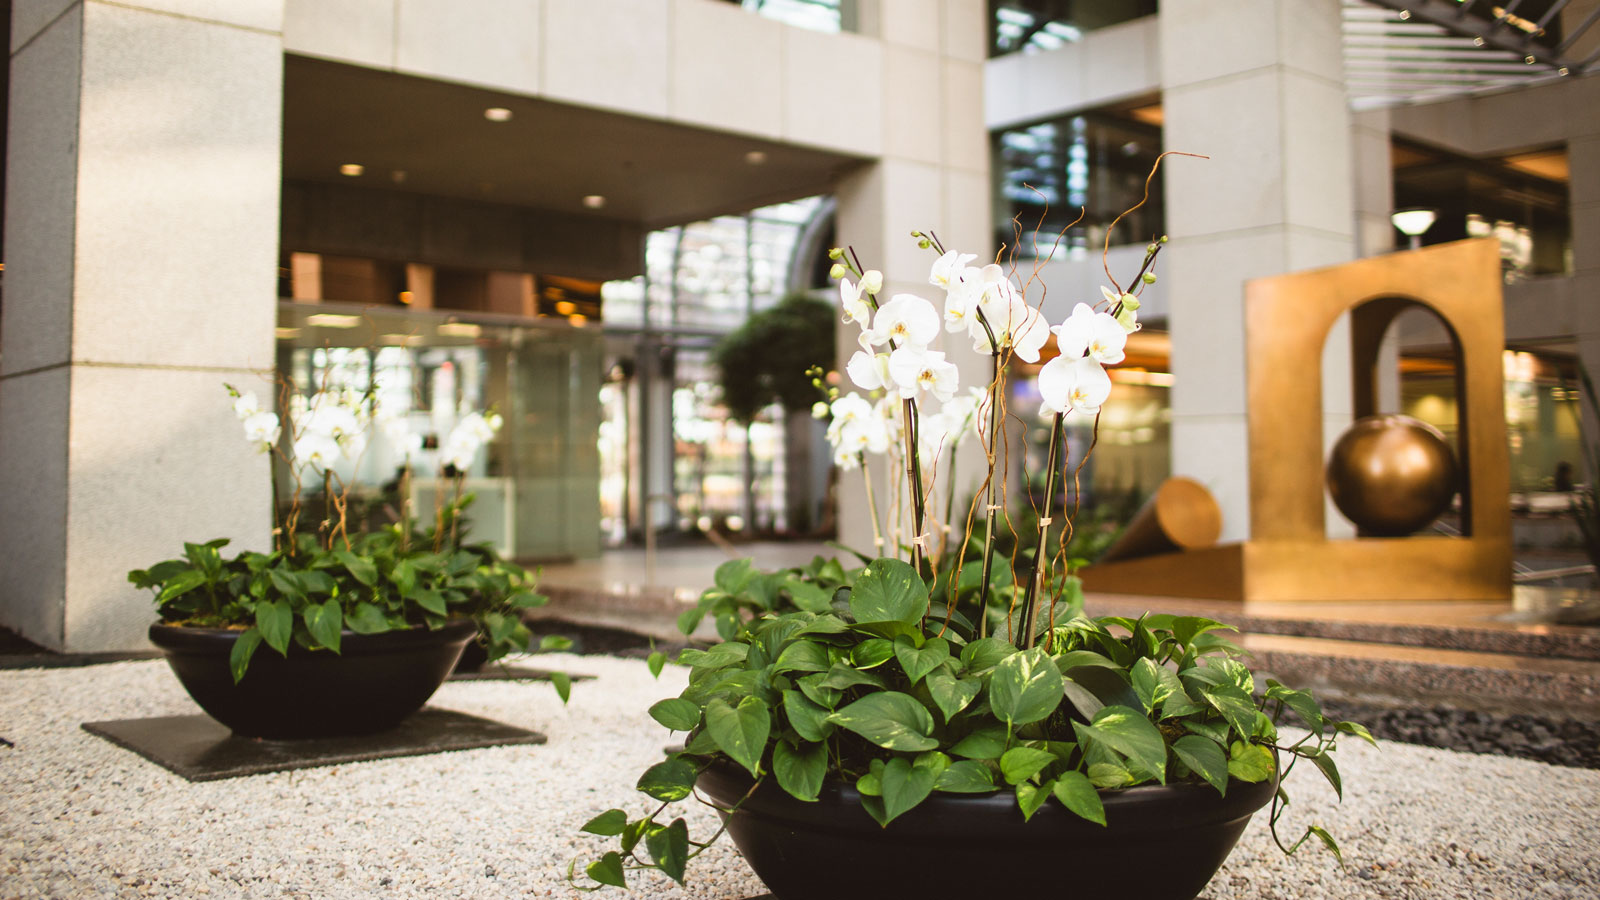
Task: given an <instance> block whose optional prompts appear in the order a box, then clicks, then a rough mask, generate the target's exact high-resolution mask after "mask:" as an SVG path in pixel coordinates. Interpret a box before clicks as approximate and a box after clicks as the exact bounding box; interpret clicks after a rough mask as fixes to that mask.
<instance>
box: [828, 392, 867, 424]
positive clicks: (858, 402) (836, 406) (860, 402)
mask: <svg viewBox="0 0 1600 900" xmlns="http://www.w3.org/2000/svg"><path fill="white" fill-rule="evenodd" d="M828 411H829V412H830V413H832V414H833V425H838V426H841V427H843V426H844V425H848V424H850V423H851V422H856V421H863V420H866V419H870V418H872V404H871V403H868V402H867V400H866V398H865V397H862V396H861V395H860V394H857V393H855V392H854V391H852V392H850V393H848V394H845V395H844V396H842V397H840V398H839V399H837V400H835V401H833V404H832V405H831V406H829V407H828Z"/></svg>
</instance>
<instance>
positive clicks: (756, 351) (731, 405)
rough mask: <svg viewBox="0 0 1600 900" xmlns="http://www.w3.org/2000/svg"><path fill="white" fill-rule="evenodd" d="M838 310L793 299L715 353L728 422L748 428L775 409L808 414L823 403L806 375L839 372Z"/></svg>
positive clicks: (732, 335) (750, 322)
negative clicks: (817, 369)
mask: <svg viewBox="0 0 1600 900" xmlns="http://www.w3.org/2000/svg"><path fill="white" fill-rule="evenodd" d="M833 323H834V313H833V308H832V307H831V306H829V305H828V304H827V303H824V302H822V301H821V300H817V299H814V298H813V297H811V296H809V295H807V294H790V295H788V296H787V297H784V298H783V299H782V300H780V301H779V302H778V304H777V305H776V306H773V307H772V308H770V309H766V310H763V311H761V312H758V313H756V314H754V315H752V316H751V317H750V318H748V319H746V320H745V323H744V324H743V325H741V326H739V327H738V328H737V329H735V330H734V331H732V332H729V333H728V335H727V336H726V337H724V338H723V339H722V341H721V342H720V343H718V344H717V346H716V349H715V350H713V351H712V362H714V363H716V366H717V369H718V371H719V372H720V373H721V380H722V404H723V406H725V407H727V409H728V416H729V417H730V418H732V419H733V420H735V421H737V422H742V423H744V424H746V425H748V424H749V423H750V421H751V420H752V419H754V418H755V416H756V413H758V412H760V411H761V410H763V409H765V408H766V407H767V406H769V405H771V404H773V403H780V404H782V405H783V408H784V409H785V410H786V411H788V412H798V411H802V410H808V409H810V408H811V405H812V404H813V403H815V402H816V401H817V400H818V399H820V398H819V396H818V394H817V389H816V387H815V386H814V385H812V383H811V376H809V375H807V374H806V371H807V370H808V369H810V368H811V367H813V366H821V367H822V368H824V369H833V368H834V364H833V360H834V350H833Z"/></svg>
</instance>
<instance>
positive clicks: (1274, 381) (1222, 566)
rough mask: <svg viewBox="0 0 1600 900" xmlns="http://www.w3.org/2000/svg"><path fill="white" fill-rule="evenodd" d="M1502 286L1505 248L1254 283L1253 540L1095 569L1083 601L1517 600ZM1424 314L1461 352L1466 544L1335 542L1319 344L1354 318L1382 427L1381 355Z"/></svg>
mask: <svg viewBox="0 0 1600 900" xmlns="http://www.w3.org/2000/svg"><path fill="white" fill-rule="evenodd" d="M1501 283H1502V282H1501V274H1500V254H1499V245H1498V243H1497V242H1496V241H1494V240H1493V239H1478V240H1467V241H1456V242H1454V243H1450V244H1441V245H1438V246H1435V247H1429V248H1427V249H1424V250H1413V251H1409V252H1403V253H1392V254H1389V255H1387V256H1379V257H1373V258H1371V259H1363V260H1357V261H1356V262H1352V263H1346V264H1344V265H1339V266H1332V267H1329V268H1325V269H1316V270H1312V271H1308V272H1295V273H1291V274H1288V275H1279V276H1275V277H1272V278H1260V279H1256V280H1254V281H1251V282H1250V283H1249V284H1248V285H1247V286H1246V292H1245V321H1246V323H1247V325H1246V334H1245V345H1246V359H1245V360H1242V361H1241V363H1242V364H1244V365H1245V366H1246V367H1247V373H1246V374H1247V379H1246V380H1247V385H1248V391H1249V397H1248V412H1249V423H1248V430H1249V446H1250V534H1251V539H1250V540H1249V541H1246V542H1244V543H1240V544H1225V545H1221V546H1212V547H1204V548H1199V547H1194V546H1192V545H1190V546H1187V547H1185V549H1182V550H1180V551H1179V552H1175V553H1164V552H1157V553H1156V554H1155V555H1144V556H1141V557H1140V558H1127V557H1124V558H1120V559H1114V560H1112V561H1108V562H1105V563H1101V564H1096V565H1094V566H1090V567H1089V568H1087V569H1085V570H1084V571H1083V573H1082V575H1083V580H1084V589H1085V590H1087V591H1097V592H1106V593H1127V594H1143V595H1147V596H1169V597H1196V598H1205V599H1214V600H1258V601H1282V600H1289V601H1312V600H1493V601H1505V600H1509V599H1510V598H1511V507H1510V482H1511V476H1510V461H1509V458H1508V452H1507V448H1506V431H1505V393H1504V390H1505V388H1504V383H1503V377H1504V375H1503V369H1502V365H1501V354H1502V353H1503V352H1504V350H1505V318H1504V316H1505V314H1504V311H1503V309H1502V302H1501ZM1417 307H1421V308H1423V309H1426V310H1428V311H1430V312H1432V313H1434V314H1435V315H1437V316H1438V317H1439V318H1440V319H1441V320H1443V322H1444V324H1445V326H1446V330H1447V331H1448V332H1449V333H1450V335H1451V337H1452V339H1453V344H1454V356H1455V372H1456V396H1457V398H1458V408H1459V418H1458V426H1457V434H1456V441H1455V446H1454V448H1453V450H1454V456H1455V459H1456V461H1457V465H1458V471H1460V472H1461V473H1463V477H1462V478H1461V480H1460V482H1459V485H1458V487H1459V490H1460V496H1461V506H1460V508H1461V531H1462V534H1461V535H1459V536H1443V535H1438V536H1435V535H1425V536H1411V537H1357V538H1353V539H1348V540H1329V539H1328V537H1327V532H1326V528H1325V526H1324V517H1325V514H1326V503H1325V494H1324V489H1323V471H1324V468H1323V448H1324V446H1325V444H1324V441H1323V431H1322V429H1323V425H1324V423H1323V414H1322V372H1321V366H1320V363H1319V361H1320V360H1321V359H1322V349H1323V345H1324V344H1325V343H1326V342H1327V339H1328V335H1329V334H1330V333H1331V332H1332V330H1333V328H1334V327H1335V326H1336V325H1337V324H1338V322H1339V320H1340V319H1341V317H1343V316H1345V315H1346V314H1348V315H1349V317H1350V334H1351V346H1350V351H1351V357H1352V373H1351V374H1352V381H1353V383H1352V400H1353V402H1354V413H1355V418H1358V419H1359V418H1362V417H1364V416H1369V415H1372V414H1373V413H1375V412H1377V411H1378V410H1377V409H1376V406H1377V389H1376V385H1377V381H1378V379H1377V376H1376V365H1377V362H1378V358H1379V352H1378V348H1379V345H1380V344H1381V342H1382V340H1383V336H1384V334H1385V333H1386V332H1387V331H1388V330H1389V328H1390V326H1391V325H1392V324H1393V323H1394V320H1395V318H1396V317H1398V316H1399V315H1400V313H1401V312H1404V311H1405V310H1407V309H1412V308H1417ZM1180 377H1181V375H1180ZM1171 543H1172V544H1174V545H1176V546H1180V547H1183V546H1184V544H1183V543H1182V542H1179V541H1173V542H1171ZM1163 549H1166V548H1163Z"/></svg>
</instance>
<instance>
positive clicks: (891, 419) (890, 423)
mask: <svg viewBox="0 0 1600 900" xmlns="http://www.w3.org/2000/svg"><path fill="white" fill-rule="evenodd" d="M901 411H902V406H901V402H900V394H899V393H898V392H890V393H887V394H884V395H883V396H882V397H879V398H878V402H876V403H874V404H872V415H873V417H874V418H876V419H877V420H878V422H879V423H881V424H882V426H883V433H884V434H886V435H888V436H889V443H891V444H898V443H900V435H901V431H902V426H903V425H904V424H905V421H904V419H902V418H901V415H900V413H901Z"/></svg>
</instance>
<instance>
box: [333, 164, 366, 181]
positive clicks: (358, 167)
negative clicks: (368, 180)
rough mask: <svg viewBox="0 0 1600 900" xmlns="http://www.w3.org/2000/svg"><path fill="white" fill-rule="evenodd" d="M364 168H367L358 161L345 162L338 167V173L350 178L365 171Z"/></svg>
mask: <svg viewBox="0 0 1600 900" xmlns="http://www.w3.org/2000/svg"><path fill="white" fill-rule="evenodd" d="M366 170H367V167H366V166H363V165H362V164H360V163H345V164H344V165H342V166H340V167H339V174H340V175H349V176H350V177H351V178H355V177H356V176H357V175H360V174H361V173H362V172H365V171H366Z"/></svg>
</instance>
